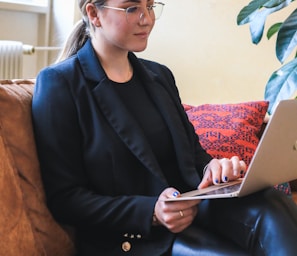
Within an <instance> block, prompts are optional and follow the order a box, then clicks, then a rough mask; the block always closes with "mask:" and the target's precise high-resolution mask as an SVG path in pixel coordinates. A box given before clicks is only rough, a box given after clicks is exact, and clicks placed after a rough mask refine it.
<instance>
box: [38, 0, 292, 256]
mask: <svg viewBox="0 0 297 256" xmlns="http://www.w3.org/2000/svg"><path fill="white" fill-rule="evenodd" d="M79 7H80V10H81V12H82V16H83V19H82V22H79V23H78V25H77V26H76V28H75V30H74V32H73V34H72V35H71V36H70V38H69V41H68V43H67V44H66V46H65V51H64V52H63V53H62V56H61V61H60V62H58V63H57V64H55V65H53V66H50V67H48V68H46V69H44V70H43V71H42V72H41V73H40V74H39V75H38V78H37V83H36V88H35V93H34V97H33V121H34V127H35V134H36V142H37V148H38V154H39V158H40V164H41V170H42V177H43V181H44V185H45V190H46V194H47V198H48V205H49V208H50V210H51V211H52V213H53V215H54V216H55V218H56V219H57V220H58V221H60V222H61V223H64V224H68V225H71V226H74V227H75V229H76V230H77V248H78V253H79V255H87V256H90V255H121V253H123V252H125V253H126V254H127V255H134V256H138V255H140V256H145V255H149V256H152V255H154V256H157V255H171V247H172V244H173V242H174V239H175V237H176V235H177V236H179V235H180V234H182V233H183V232H182V231H184V230H185V229H186V228H187V227H189V226H191V225H194V224H193V223H194V220H195V225H202V224H201V223H205V225H207V226H208V228H210V229H213V230H216V228H217V231H218V232H221V230H220V228H219V227H216V225H215V224H212V223H211V222H210V220H211V219H212V218H213V216H215V215H214V214H216V215H217V216H215V217H214V222H213V223H217V222H218V221H219V220H223V219H224V220H225V221H226V223H229V221H230V223H231V225H233V223H235V222H236V221H234V216H233V215H235V216H236V218H237V219H241V218H243V215H239V212H238V213H236V210H235V213H232V214H230V211H231V209H232V208H230V206H228V202H226V204H224V205H226V206H225V207H224V206H223V207H222V210H221V212H222V214H221V213H220V214H217V210H211V209H212V208H213V207H214V206H215V205H216V202H215V201H213V202H208V201H207V200H205V201H203V202H201V201H199V200H193V201H179V202H170V203H169V202H164V199H166V198H169V197H172V196H178V195H179V193H180V192H185V191H187V190H191V189H195V188H196V187H197V186H198V185H199V187H200V188H202V187H207V186H209V185H211V184H219V183H221V182H227V181H230V180H234V179H237V178H238V177H240V176H241V175H242V173H243V172H244V171H245V170H246V166H245V163H244V162H243V161H240V159H238V157H236V156H234V157H232V158H231V159H220V160H218V159H211V157H210V156H209V155H208V154H207V153H206V152H205V151H204V150H203V149H202V147H201V146H200V144H199V142H198V139H197V136H196V134H195V132H194V129H193V127H192V125H191V124H190V122H189V121H188V119H187V116H186V114H185V112H184V110H183V107H182V105H181V103H180V98H179V95H178V91H177V88H176V85H175V81H174V78H173V75H172V73H171V72H170V70H168V69H167V68H166V67H165V66H163V65H160V64H157V63H155V62H150V61H147V60H142V59H138V58H137V57H136V56H135V55H134V54H133V52H140V51H143V50H144V49H145V48H146V46H147V42H148V37H149V35H150V32H151V30H152V28H153V26H154V23H155V20H156V19H157V18H158V17H159V16H160V15H161V12H162V8H163V4H162V3H157V2H154V1H153V0H136V1H135V0H134V1H132V0H131V1H126V0H108V1H103V0H101V1H91V0H85V1H84V0H80V1H79ZM267 193H268V192H266V194H267ZM262 194H263V195H262ZM274 194H275V193H274ZM261 197H263V198H264V193H259V195H258V198H261ZM266 197H267V195H266ZM248 198H249V197H248ZM250 198H252V197H250ZM221 202H224V200H221V201H220V202H217V204H218V205H219V204H222V203H221ZM236 202H237V203H236ZM252 202H253V200H252V199H245V202H244V204H243V203H242V205H244V206H242V205H241V203H240V200H235V201H234V204H235V205H236V204H238V205H239V207H241V213H242V212H243V213H244V214H246V215H248V211H245V209H247V208H248V206H249V205H252ZM229 204H230V203H229ZM234 204H233V203H232V205H234ZM267 205H268V206H267V208H265V207H262V208H263V209H262V210H259V213H258V214H256V215H255V216H254V217H253V218H249V217H250V214H249V216H248V217H247V218H248V219H249V222H252V224H255V225H253V226H252V227H249V233H247V234H244V235H241V236H240V238H238V234H237V233H236V232H238V230H242V227H241V226H240V227H238V229H237V230H236V229H235V231H234V232H233V233H231V234H229V232H227V231H228V230H225V231H223V232H225V233H227V234H226V235H228V237H229V238H230V239H232V240H234V241H235V242H237V243H238V244H240V245H241V246H243V247H246V248H245V249H246V250H247V251H248V250H250V251H252V250H253V251H254V252H256V253H257V254H259V255H265V250H263V248H262V247H261V246H258V245H259V244H258V242H259V243H262V242H263V243H264V242H265V241H266V240H265V239H267V236H264V235H263V236H261V235H260V234H262V233H261V232H260V231H259V232H256V233H253V230H254V229H255V227H258V229H256V230H257V231H258V230H261V228H263V226H261V225H260V224H258V222H257V221H258V220H259V216H263V214H264V216H266V215H268V213H269V214H270V213H271V212H270V211H271V210H270V208H271V207H269V202H267ZM259 208H261V207H259ZM267 209H268V210H267ZM232 211H233V209H232ZM265 212H268V213H267V214H266V213H265ZM241 213H240V214H241ZM295 214H296V209H295ZM221 215H222V216H224V218H222V216H221ZM229 215H230V216H231V215H232V218H230V219H228V216H229ZM209 216H211V217H209ZM226 216H227V218H226ZM276 217H282V216H276ZM276 217H275V218H276ZM286 217H287V216H286ZM236 218H235V219H236ZM271 218H272V217H271ZM256 222H257V225H258V226H256ZM294 225H295V226H294ZM294 225H293V226H292V225H291V226H290V229H291V230H293V231H291V233H292V234H293V235H294V234H295V237H296V235H297V230H296V222H295V224H294ZM276 226H277V225H276ZM285 226H286V225H285ZM275 228H278V227H275ZM286 228H287V227H286ZM284 230H285V228H280V230H279V232H281V233H282V232H283V231H284ZM280 236H281V234H280ZM248 237H252V241H256V242H252V243H249V244H247V238H248ZM268 238H269V239H270V240H269V243H270V242H271V241H272V242H275V243H276V244H275V245H274V246H278V245H279V246H281V247H286V251H285V252H290V251H291V250H293V249H294V250H295V251H296V249H297V248H296V246H295V245H291V244H292V243H290V242H286V241H285V239H280V240H281V241H274V240H271V239H272V238H271V235H270V234H268ZM266 243H267V242H266ZM269 243H267V250H270V249H271V248H272V246H271V245H269V246H268V244H269ZM246 244H247V245H246ZM261 245H262V244H261ZM265 246H266V244H265ZM282 250H283V249H282ZM282 252H283V251H282ZM266 255H267V254H266ZM286 255H289V254H286Z"/></svg>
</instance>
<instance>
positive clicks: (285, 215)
mask: <svg viewBox="0 0 297 256" xmlns="http://www.w3.org/2000/svg"><path fill="white" fill-rule="evenodd" d="M198 208H199V209H198V214H197V219H196V221H195V223H193V226H194V227H192V228H194V229H195V226H196V231H194V233H193V229H192V231H191V232H192V233H191V234H190V236H192V238H191V239H192V241H191V243H188V244H187V241H188V240H189V239H188V238H187V239H183V238H182V237H183V234H182V233H181V234H180V237H181V238H182V239H179V241H182V242H185V247H187V248H186V250H185V251H187V252H188V253H187V255H197V252H198V251H199V252H200V253H201V255H206V252H205V251H204V248H203V247H204V246H205V245H204V242H203V241H202V242H201V240H203V239H205V237H207V236H205V234H206V233H210V234H211V235H210V239H213V240H216V239H217V242H218V243H217V248H216V241H211V243H210V244H211V247H210V249H207V250H208V253H207V254H211V253H212V254H211V255H215V254H219V255H225V254H226V255H228V254H229V255H241V253H240V252H242V255H253V256H254V255H257V256H258V255H266V256H267V255H273V256H275V255H281V256H282V255H286V256H293V255H297V254H296V253H297V206H296V204H295V203H294V202H293V201H292V199H291V198H289V197H288V196H287V195H285V194H284V193H283V192H280V191H276V190H275V189H274V188H271V189H267V190H264V191H261V192H258V193H255V194H253V195H250V196H246V197H243V198H232V199H216V200H213V199H211V200H203V201H202V202H201V203H200V205H199V207H198ZM195 232H196V235H195ZM201 232H202V233H201ZM203 232H204V233H203ZM185 233H186V232H185ZM188 233H189V232H188ZM198 233H199V234H198ZM201 234H202V235H201ZM200 238H202V239H200ZM220 238H222V239H223V241H228V243H229V241H230V242H231V244H234V247H235V248H233V246H230V244H229V248H227V249H226V250H225V252H226V251H227V253H225V254H224V253H222V254H221V253H220V250H222V251H224V248H223V247H224V242H222V240H221V239H220ZM199 239H200V241H198V240H199ZM177 240H178V238H177ZM208 242H209V241H206V243H208ZM228 243H226V244H228ZM191 246H192V247H193V248H189V247H191ZM206 247H207V246H206ZM227 247H228V245H227ZM197 248H198V249H197ZM211 248H213V249H211ZM230 248H231V249H230ZM233 249H234V250H235V251H234V253H232V250H233ZM211 250H214V251H215V252H209V251H211ZM235 252H236V253H235ZM237 252H238V253H237ZM203 253H204V254H203ZM173 255H180V253H173ZM181 255H184V256H187V255H185V254H184V253H183V254H181Z"/></svg>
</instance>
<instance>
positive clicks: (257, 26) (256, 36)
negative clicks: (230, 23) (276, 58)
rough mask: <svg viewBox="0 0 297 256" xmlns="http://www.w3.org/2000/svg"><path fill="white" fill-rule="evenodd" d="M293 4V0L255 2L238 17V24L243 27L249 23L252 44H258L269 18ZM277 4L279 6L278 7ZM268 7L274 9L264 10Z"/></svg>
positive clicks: (255, 0) (259, 0) (260, 0)
mask: <svg viewBox="0 0 297 256" xmlns="http://www.w3.org/2000/svg"><path fill="white" fill-rule="evenodd" d="M291 2H292V0H253V1H252V2H250V3H249V5H248V6H246V7H244V8H243V9H242V10H241V11H240V13H239V14H238V16H237V24H239V25H243V24H246V23H248V22H249V23H250V33H251V38H252V42H253V43H254V44H258V43H259V42H260V41H261V39H262V36H263V31H264V27H265V22H266V18H267V16H268V15H270V14H271V13H273V12H276V11H278V10H280V9H282V8H284V7H286V6H287V5H288V4H290V3H291ZM277 3H279V5H276V4H277ZM266 5H267V6H274V7H272V8H266V7H265V8H262V7H263V6H266Z"/></svg>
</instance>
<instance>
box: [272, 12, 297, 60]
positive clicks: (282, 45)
mask: <svg viewBox="0 0 297 256" xmlns="http://www.w3.org/2000/svg"><path fill="white" fill-rule="evenodd" d="M296 28H297V9H295V10H294V12H293V13H292V14H291V15H290V16H289V17H288V18H287V19H286V20H285V21H284V22H283V24H282V26H281V27H280V29H279V32H278V36H277V40H276V56H277V58H278V60H279V61H280V62H281V63H283V62H284V61H285V60H286V59H287V58H288V56H289V55H290V54H291V52H292V51H293V50H294V48H295V47H296V45H297V30H296Z"/></svg>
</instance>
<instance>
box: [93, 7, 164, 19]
mask: <svg viewBox="0 0 297 256" xmlns="http://www.w3.org/2000/svg"><path fill="white" fill-rule="evenodd" d="M97 3H98V2H97ZM97 3H96V2H95V3H93V4H94V5H96V4H97ZM156 4H157V5H159V6H162V10H161V14H160V16H159V17H158V18H155V19H154V20H157V19H159V18H160V17H161V15H162V12H163V7H164V5H165V4H164V3H162V2H154V4H152V5H150V6H147V7H146V9H147V10H148V13H149V14H151V11H152V10H154V5H156ZM98 7H99V8H106V9H111V10H116V11H123V12H125V14H126V21H127V22H128V23H129V21H128V18H127V14H128V10H129V9H130V8H134V7H140V5H133V6H129V7H127V8H120V7H113V6H109V5H100V6H98ZM143 15H144V13H143V12H142V13H141V14H140V16H139V20H141V18H142V17H143ZM150 17H151V15H150Z"/></svg>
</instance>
